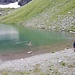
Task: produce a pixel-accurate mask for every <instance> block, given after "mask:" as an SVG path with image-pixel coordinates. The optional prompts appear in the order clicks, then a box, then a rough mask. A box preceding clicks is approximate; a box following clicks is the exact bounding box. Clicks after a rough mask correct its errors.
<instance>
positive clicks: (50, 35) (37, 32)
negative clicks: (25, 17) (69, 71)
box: [0, 24, 75, 52]
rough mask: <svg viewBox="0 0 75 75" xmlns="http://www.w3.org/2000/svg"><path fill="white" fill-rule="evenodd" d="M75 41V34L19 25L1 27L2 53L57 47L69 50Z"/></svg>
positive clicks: (0, 41)
mask: <svg viewBox="0 0 75 75" xmlns="http://www.w3.org/2000/svg"><path fill="white" fill-rule="evenodd" d="M74 40H75V34H71V33H68V32H64V31H63V32H54V31H47V30H41V29H33V28H24V27H22V26H17V25H4V24H1V25H0V52H12V51H14V52H15V51H27V50H37V49H38V48H44V47H48V46H52V47H53V46H56V45H57V47H58V48H59V47H62V46H63V45H66V48H67V45H69V46H70V47H72V43H73V41H74ZM60 45H61V46H60ZM39 50H40V49H39Z"/></svg>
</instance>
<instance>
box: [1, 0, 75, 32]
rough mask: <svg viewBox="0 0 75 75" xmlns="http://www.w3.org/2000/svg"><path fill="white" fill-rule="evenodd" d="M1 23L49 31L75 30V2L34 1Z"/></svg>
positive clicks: (58, 0)
mask: <svg viewBox="0 0 75 75" xmlns="http://www.w3.org/2000/svg"><path fill="white" fill-rule="evenodd" d="M0 22H1V23H5V24H6V23H7V24H19V25H24V26H31V27H36V28H43V29H49V30H73V31H74V30H75V0H32V1H31V2H30V3H28V4H26V5H25V6H23V7H21V8H19V9H17V10H16V11H14V12H13V13H12V14H9V15H7V16H4V17H1V18H0Z"/></svg>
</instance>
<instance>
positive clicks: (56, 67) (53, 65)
mask: <svg viewBox="0 0 75 75" xmlns="http://www.w3.org/2000/svg"><path fill="white" fill-rule="evenodd" d="M0 74H1V75H5V74H7V75H18V74H19V75H37V74H39V75H75V52H74V51H73V49H72V48H69V49H64V50H61V51H57V52H54V53H45V54H39V55H35V56H31V57H27V58H21V59H15V60H9V61H5V62H2V61H1V60H0Z"/></svg>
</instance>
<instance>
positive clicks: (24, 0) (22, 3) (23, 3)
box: [18, 0, 32, 6]
mask: <svg viewBox="0 0 75 75" xmlns="http://www.w3.org/2000/svg"><path fill="white" fill-rule="evenodd" d="M30 1H32V0H18V5H20V6H23V5H25V4H27V3H28V2H30Z"/></svg>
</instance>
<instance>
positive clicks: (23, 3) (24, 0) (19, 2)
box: [0, 0, 31, 6]
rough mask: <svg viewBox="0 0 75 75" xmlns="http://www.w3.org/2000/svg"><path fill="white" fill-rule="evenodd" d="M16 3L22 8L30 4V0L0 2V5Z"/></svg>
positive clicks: (4, 0)
mask: <svg viewBox="0 0 75 75" xmlns="http://www.w3.org/2000/svg"><path fill="white" fill-rule="evenodd" d="M17 1H18V5H20V6H23V5H25V4H27V3H28V2H30V1H31V0H0V4H9V3H14V2H17Z"/></svg>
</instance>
